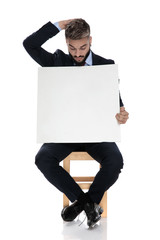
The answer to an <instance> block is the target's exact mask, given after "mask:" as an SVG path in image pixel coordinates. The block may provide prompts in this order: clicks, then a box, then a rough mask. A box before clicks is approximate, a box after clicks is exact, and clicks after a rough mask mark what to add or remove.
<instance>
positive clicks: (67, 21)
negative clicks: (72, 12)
mask: <svg viewBox="0 0 160 240" xmlns="http://www.w3.org/2000/svg"><path fill="white" fill-rule="evenodd" d="M73 20H74V18H73V19H69V20H63V21H59V22H58V24H59V26H60V28H61V29H66V26H67V24H69V23H70V22H71V21H73Z"/></svg>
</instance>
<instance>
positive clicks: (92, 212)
mask: <svg viewBox="0 0 160 240" xmlns="http://www.w3.org/2000/svg"><path fill="white" fill-rule="evenodd" d="M84 211H85V213H86V215H87V225H88V226H89V227H93V226H94V225H95V224H96V223H97V222H98V221H99V220H100V219H101V214H102V213H103V209H102V208H101V207H100V206H99V205H98V204H97V203H93V202H88V203H86V204H85V205H84Z"/></svg>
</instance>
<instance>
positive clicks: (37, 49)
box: [23, 22, 123, 106]
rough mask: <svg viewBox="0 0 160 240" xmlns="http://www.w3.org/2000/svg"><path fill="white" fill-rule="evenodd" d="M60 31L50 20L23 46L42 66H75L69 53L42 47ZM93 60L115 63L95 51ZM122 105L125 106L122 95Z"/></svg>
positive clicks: (28, 38)
mask: <svg viewBox="0 0 160 240" xmlns="http://www.w3.org/2000/svg"><path fill="white" fill-rule="evenodd" d="M58 32H59V30H58V28H57V27H56V26H55V25H54V24H52V23H51V22H48V23H47V24H45V25H44V26H43V27H41V28H40V29H39V30H38V31H36V32H34V33H33V34H31V35H30V36H29V37H27V38H26V39H25V40H24V41H23V46H24V48H25V49H26V51H27V52H28V53H29V55H30V56H31V57H32V58H33V59H34V60H35V61H36V62H37V63H38V64H40V65H41V66H42V67H54V66H74V63H73V60H72V58H71V57H70V55H69V54H65V53H64V52H63V51H61V50H60V49H57V50H56V51H55V52H54V53H50V52H47V51H46V50H45V49H43V48H42V47H41V46H42V45H43V44H44V43H45V42H46V41H47V40H48V39H49V38H52V37H53V36H55V35H56V34H57V33H58ZM92 60H93V65H105V64H114V61H113V60H111V59H105V58H103V57H100V56H98V55H96V54H94V53H93V52H92ZM120 106H123V102H122V99H121V97H120Z"/></svg>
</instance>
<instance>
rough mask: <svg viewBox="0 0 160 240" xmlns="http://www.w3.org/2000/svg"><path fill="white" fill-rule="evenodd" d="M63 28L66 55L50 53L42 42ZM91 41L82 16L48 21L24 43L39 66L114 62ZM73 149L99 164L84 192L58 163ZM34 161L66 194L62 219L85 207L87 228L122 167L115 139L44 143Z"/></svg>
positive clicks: (119, 118)
mask: <svg viewBox="0 0 160 240" xmlns="http://www.w3.org/2000/svg"><path fill="white" fill-rule="evenodd" d="M63 29H64V30H65V38H66V44H67V47H68V52H69V54H65V53H64V52H63V51H61V50H59V49H58V50H56V51H55V52H54V53H50V52H47V51H46V50H45V49H43V48H42V44H43V43H45V42H46V41H47V40H48V39H49V38H52V37H54V36H55V35H56V34H58V33H59V31H61V30H63ZM91 43H92V37H91V36H90V26H89V25H88V23H87V22H86V21H85V20H83V19H70V20H64V21H59V22H56V23H54V24H53V23H51V22H48V23H47V24H45V25H44V26H42V27H41V28H40V29H39V30H38V31H36V32H34V33H33V34H32V35H30V36H29V37H27V38H26V39H25V40H24V42H23V45H24V47H25V49H26V51H27V52H28V53H29V55H30V56H31V57H32V58H33V59H34V60H35V61H36V62H37V63H38V64H40V65H41V66H42V67H48V66H91V65H103V64H114V61H113V60H110V59H105V58H102V57H100V56H98V55H96V54H94V53H93V52H92V51H91ZM119 99H120V112H119V113H117V114H116V116H115V117H116V119H117V121H118V122H119V123H120V124H124V123H126V121H127V119H128V112H126V110H125V108H124V106H123V102H122V100H121V97H120V96H119ZM73 151H86V152H88V153H89V154H90V155H91V156H92V157H93V158H94V159H95V160H96V161H97V162H99V163H100V164H101V166H102V167H101V169H100V170H99V171H98V173H97V174H96V176H95V179H94V181H93V183H92V184H91V186H90V188H89V191H88V192H87V193H84V192H83V191H82V189H81V188H80V187H79V185H78V184H77V183H76V182H75V181H74V179H73V178H72V177H71V176H70V175H69V174H68V172H66V171H65V170H64V169H63V167H61V166H60V165H59V163H60V162H61V161H62V160H63V159H64V158H66V157H67V156H68V155H69V154H70V153H71V152H73ZM35 163H36V165H37V167H38V168H39V169H40V171H41V172H42V173H43V174H44V176H45V177H46V178H47V179H48V181H49V182H50V183H52V184H53V185H54V186H55V187H56V188H57V189H59V190H60V191H61V192H63V193H65V194H66V196H67V197H68V198H69V199H70V201H71V202H72V204H71V205H70V206H69V207H65V208H64V209H63V210H62V212H61V216H62V218H63V220H64V221H73V220H74V219H75V218H76V217H77V216H78V214H80V213H81V212H82V211H83V210H84V211H85V213H86V215H87V224H88V226H89V227H91V226H94V224H95V223H96V222H98V221H99V220H100V218H101V214H102V212H103V209H102V208H101V207H100V206H99V203H100V201H101V199H102V197H103V194H104V192H105V191H106V190H108V189H109V188H110V187H111V186H112V185H113V184H114V183H115V181H116V180H117V179H118V176H119V173H120V172H121V169H122V168H123V158H122V155H121V153H120V151H119V149H118V147H117V145H116V143H114V142H94V143H44V144H43V145H42V146H41V148H40V150H39V151H38V153H37V155H36V161H35Z"/></svg>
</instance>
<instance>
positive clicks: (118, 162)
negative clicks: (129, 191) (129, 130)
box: [102, 148, 124, 171]
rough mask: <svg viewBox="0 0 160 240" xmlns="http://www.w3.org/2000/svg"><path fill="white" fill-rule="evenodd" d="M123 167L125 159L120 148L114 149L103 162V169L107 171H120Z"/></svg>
mask: <svg viewBox="0 0 160 240" xmlns="http://www.w3.org/2000/svg"><path fill="white" fill-rule="evenodd" d="M123 165H124V163H123V157H122V154H121V152H120V151H119V149H118V148H114V149H112V151H110V153H109V155H108V154H107V156H106V157H105V158H104V159H103V161H102V167H104V168H106V169H108V167H109V168H110V169H112V170H113V171H114V170H118V171H120V170H121V169H122V168H123Z"/></svg>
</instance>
